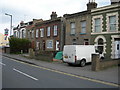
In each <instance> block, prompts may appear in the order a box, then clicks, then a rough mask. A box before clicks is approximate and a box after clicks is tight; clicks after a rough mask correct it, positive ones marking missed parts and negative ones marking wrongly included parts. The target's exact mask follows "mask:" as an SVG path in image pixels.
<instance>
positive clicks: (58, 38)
mask: <svg viewBox="0 0 120 90" xmlns="http://www.w3.org/2000/svg"><path fill="white" fill-rule="evenodd" d="M35 45H36V50H40V51H60V50H62V48H63V45H64V29H63V20H62V18H61V17H57V14H56V12H52V14H51V19H50V20H44V21H43V22H39V23H36V25H35Z"/></svg>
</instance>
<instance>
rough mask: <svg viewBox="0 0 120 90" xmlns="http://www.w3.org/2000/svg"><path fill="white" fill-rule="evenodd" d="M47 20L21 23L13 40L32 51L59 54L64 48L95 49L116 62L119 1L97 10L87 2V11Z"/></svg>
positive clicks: (118, 55)
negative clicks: (24, 43) (23, 41)
mask: <svg viewBox="0 0 120 90" xmlns="http://www.w3.org/2000/svg"><path fill="white" fill-rule="evenodd" d="M50 17H51V19H49V20H42V19H33V20H32V21H30V22H27V23H24V22H23V21H22V22H21V23H20V24H19V25H18V26H17V27H15V28H14V37H18V38H27V39H29V40H30V41H31V47H32V48H33V49H34V50H35V51H38V50H39V51H62V50H63V47H64V45H96V48H97V49H98V51H99V53H103V54H104V55H105V57H106V58H108V59H118V58H120V1H118V2H111V5H108V6H104V7H99V8H97V3H96V2H94V1H93V0H92V1H89V3H87V10H86V11H82V12H78V13H73V14H64V15H63V17H57V13H56V12H52V14H51V15H50Z"/></svg>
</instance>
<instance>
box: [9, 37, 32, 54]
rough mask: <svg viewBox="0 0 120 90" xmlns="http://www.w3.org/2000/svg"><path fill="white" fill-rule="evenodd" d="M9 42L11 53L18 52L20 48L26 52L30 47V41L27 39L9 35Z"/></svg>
mask: <svg viewBox="0 0 120 90" xmlns="http://www.w3.org/2000/svg"><path fill="white" fill-rule="evenodd" d="M9 43H10V52H11V53H19V52H21V50H23V52H28V49H29V47H30V41H29V40H28V39H20V38H15V37H10V39H9Z"/></svg>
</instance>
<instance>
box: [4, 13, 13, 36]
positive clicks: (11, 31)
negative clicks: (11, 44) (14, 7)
mask: <svg viewBox="0 0 120 90" xmlns="http://www.w3.org/2000/svg"><path fill="white" fill-rule="evenodd" d="M5 15H7V16H10V17H11V20H10V36H11V32H12V15H11V14H8V13H5Z"/></svg>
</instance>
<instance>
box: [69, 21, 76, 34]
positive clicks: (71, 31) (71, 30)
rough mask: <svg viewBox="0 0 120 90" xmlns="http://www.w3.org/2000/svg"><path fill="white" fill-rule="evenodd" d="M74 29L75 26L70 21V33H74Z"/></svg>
mask: <svg viewBox="0 0 120 90" xmlns="http://www.w3.org/2000/svg"><path fill="white" fill-rule="evenodd" d="M75 31H76V26H75V22H71V23H70V34H71V35H74V34H75Z"/></svg>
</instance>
